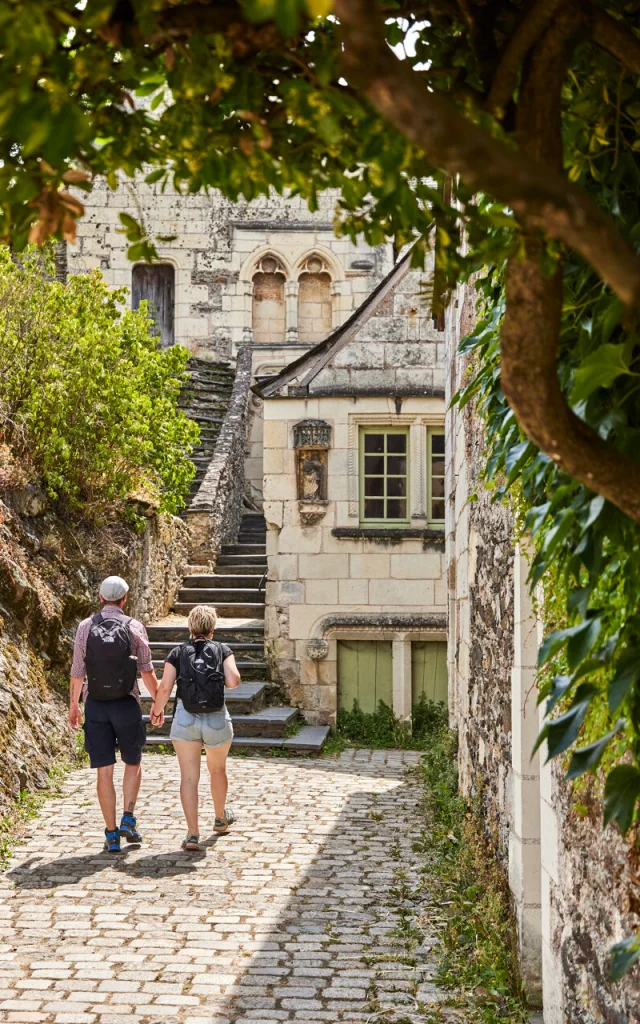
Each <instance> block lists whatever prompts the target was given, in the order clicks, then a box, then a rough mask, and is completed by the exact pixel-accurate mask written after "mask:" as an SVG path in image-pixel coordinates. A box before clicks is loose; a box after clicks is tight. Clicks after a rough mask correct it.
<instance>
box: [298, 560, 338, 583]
mask: <svg viewBox="0 0 640 1024" xmlns="http://www.w3.org/2000/svg"><path fill="white" fill-rule="evenodd" d="M299 567H300V578H301V579H325V580H327V579H328V580H331V579H333V580H335V579H344V578H345V577H346V576H348V574H349V564H348V560H347V559H346V558H344V557H341V556H340V555H320V554H318V555H314V556H309V555H300V559H299Z"/></svg>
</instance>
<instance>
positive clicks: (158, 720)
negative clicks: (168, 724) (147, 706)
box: [150, 704, 164, 728]
mask: <svg viewBox="0 0 640 1024" xmlns="http://www.w3.org/2000/svg"><path fill="white" fill-rule="evenodd" d="M150 717H151V724H152V725H155V726H158V728H159V727H160V726H162V725H164V707H160V706H159V705H158V704H154V705H153V707H152V708H151V716H150Z"/></svg>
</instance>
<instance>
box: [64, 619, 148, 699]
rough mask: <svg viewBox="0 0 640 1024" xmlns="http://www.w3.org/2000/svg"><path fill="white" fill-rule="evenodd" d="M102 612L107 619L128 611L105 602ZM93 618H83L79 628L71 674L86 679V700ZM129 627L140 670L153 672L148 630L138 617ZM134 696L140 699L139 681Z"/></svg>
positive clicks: (84, 688)
mask: <svg viewBox="0 0 640 1024" xmlns="http://www.w3.org/2000/svg"><path fill="white" fill-rule="evenodd" d="M101 611H102V614H103V615H104V617H105V619H116V618H119V617H120V616H121V615H125V614H126V613H125V612H124V611H123V610H122V608H119V607H118V605H117V604H105V605H103V606H102V608H101ZM91 619H92V616H90V617H89V618H88V619H83V620H82V622H81V623H80V625H79V626H78V630H77V632H76V639H75V642H74V645H73V664H72V666H71V675H72V676H73V677H74V678H75V679H84V680H85V683H84V686H83V687H82V699H83V701H85V702H86V700H87V692H88V689H89V687H88V684H87V682H86V675H87V666H86V660H85V659H86V656H87V639H88V636H89V630H90V629H91ZM129 629H130V630H131V653H132V654H133V655H134V656H135V657H136V658H137V659H138V672H153V662H152V660H151V648H150V647H149V638H148V636H147V631H146V629H145V628H144V626H143V625H142V623H141V622H138V620H137V619H131V620H130V622H129ZM132 693H133V696H134V697H135V698H136V700H138V701H139V700H140V690H139V688H138V682H137V680H136V683H135V685H134V688H133V690H132Z"/></svg>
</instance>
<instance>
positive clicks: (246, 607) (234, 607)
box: [174, 601, 264, 639]
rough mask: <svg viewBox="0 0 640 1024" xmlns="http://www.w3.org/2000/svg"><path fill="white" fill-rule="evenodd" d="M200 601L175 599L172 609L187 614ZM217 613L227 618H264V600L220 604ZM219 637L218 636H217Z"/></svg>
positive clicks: (222, 617) (179, 613) (180, 613)
mask: <svg viewBox="0 0 640 1024" xmlns="http://www.w3.org/2000/svg"><path fill="white" fill-rule="evenodd" d="M199 604H202V601H177V602H176V604H175V605H174V611H175V612H176V613H177V614H178V615H188V614H189V612H190V611H191V609H192V608H197V606H198V605H199ZM218 615H219V616H220V618H221V619H224V617H225V616H226V617H227V618H241V617H246V618H252V619H264V602H262V603H261V604H257V603H251V602H249V601H247V602H245V603H244V604H230V603H229V604H227V603H225V604H220V607H219V608H218ZM217 639H219V637H218V638H217Z"/></svg>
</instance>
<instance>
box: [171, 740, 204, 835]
mask: <svg viewBox="0 0 640 1024" xmlns="http://www.w3.org/2000/svg"><path fill="white" fill-rule="evenodd" d="M173 746H174V748H175V751H176V755H177V757H178V764H179V765H180V800H181V801H182V809H183V811H184V816H185V818H186V819H187V832H188V834H189V835H190V836H197V835H199V832H198V783H199V782H200V763H201V761H202V743H201V742H200V740H197V741H195V740H193V741H192V740H173Z"/></svg>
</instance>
